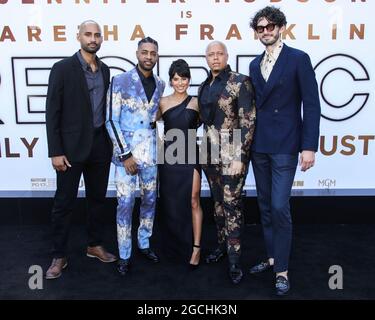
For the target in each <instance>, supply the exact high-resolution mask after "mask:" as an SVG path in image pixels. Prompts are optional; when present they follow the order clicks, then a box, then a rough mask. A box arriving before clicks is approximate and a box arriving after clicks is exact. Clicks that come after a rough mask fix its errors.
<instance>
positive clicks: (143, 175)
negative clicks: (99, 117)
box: [106, 37, 165, 275]
mask: <svg viewBox="0 0 375 320" xmlns="http://www.w3.org/2000/svg"><path fill="white" fill-rule="evenodd" d="M136 55H137V60H138V64H137V66H136V67H135V68H134V69H132V70H130V71H128V72H124V73H122V74H120V75H117V76H115V77H114V78H113V79H112V82H111V87H110V89H109V91H108V95H107V121H106V127H107V130H108V132H109V135H110V137H111V139H112V142H113V147H114V156H113V159H112V161H113V163H114V164H115V166H116V167H115V182H116V188H117V200H118V206H117V239H118V246H119V253H120V260H119V262H118V267H117V270H118V272H119V273H120V274H121V275H125V274H126V273H127V272H128V271H129V266H130V256H131V247H132V246H131V243H132V239H131V226H132V212H133V207H134V201H135V192H136V182H137V176H138V178H139V188H140V194H141V206H140V224H139V228H138V248H139V249H140V252H141V253H142V254H143V255H144V256H145V257H146V258H147V259H149V260H151V261H152V262H158V261H159V257H158V256H157V255H156V254H155V253H154V252H153V251H152V250H151V249H150V242H149V239H150V237H151V235H152V228H153V222H154V216H155V203H156V179H157V166H156V130H155V120H156V114H157V110H158V106H159V100H160V97H161V96H162V94H163V91H164V88H165V83H164V81H163V80H161V79H160V78H159V77H158V76H156V75H154V74H153V72H152V70H153V68H154V66H155V64H156V62H157V60H158V43H157V42H156V41H155V40H154V39H152V38H150V37H147V38H144V39H142V40H141V41H139V43H138V50H137V52H136Z"/></svg>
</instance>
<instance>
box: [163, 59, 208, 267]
mask: <svg viewBox="0 0 375 320" xmlns="http://www.w3.org/2000/svg"><path fill="white" fill-rule="evenodd" d="M169 80H170V85H171V86H172V88H173V89H174V92H173V93H172V94H171V95H169V96H166V97H163V98H161V100H160V112H161V116H162V118H163V120H164V153H163V154H164V164H159V192H160V202H161V211H160V218H161V224H162V235H163V249H164V252H165V253H166V255H167V256H168V257H170V258H173V259H175V260H179V261H184V262H188V261H189V264H190V265H191V266H192V268H194V267H196V266H198V264H199V260H200V241H201V232H202V209H201V206H200V188H201V169H200V166H199V162H198V161H197V159H198V148H197V144H196V130H197V127H198V123H199V112H198V101H197V98H195V97H192V96H189V95H188V93H187V89H188V87H189V82H190V70H189V65H188V64H187V63H186V61H185V60H182V59H179V60H176V61H174V62H173V63H172V65H171V67H170V69H169ZM189 134H190V138H188V136H189Z"/></svg>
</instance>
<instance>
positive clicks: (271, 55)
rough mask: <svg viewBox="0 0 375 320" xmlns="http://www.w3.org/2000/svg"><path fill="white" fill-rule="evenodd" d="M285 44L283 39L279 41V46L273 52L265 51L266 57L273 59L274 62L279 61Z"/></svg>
mask: <svg viewBox="0 0 375 320" xmlns="http://www.w3.org/2000/svg"><path fill="white" fill-rule="evenodd" d="M283 45H284V44H283V42H282V40H281V39H279V40H278V44H277V45H276V46H275V47H274V48H273V50H272V51H270V52H268V51H267V50H266V51H265V56H266V57H268V58H272V59H274V60H277V58H278V57H279V55H280V52H281V49H282V48H283Z"/></svg>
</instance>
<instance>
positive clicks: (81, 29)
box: [78, 20, 102, 34]
mask: <svg viewBox="0 0 375 320" xmlns="http://www.w3.org/2000/svg"><path fill="white" fill-rule="evenodd" d="M88 25H94V26H96V27H97V28H98V29H99V32H100V33H102V30H101V28H100V26H99V24H98V23H97V22H96V21H94V20H86V21H83V22H82V23H81V24H80V25H79V28H78V33H79V34H82V33H84V32H85V30H86V28H87V26H88Z"/></svg>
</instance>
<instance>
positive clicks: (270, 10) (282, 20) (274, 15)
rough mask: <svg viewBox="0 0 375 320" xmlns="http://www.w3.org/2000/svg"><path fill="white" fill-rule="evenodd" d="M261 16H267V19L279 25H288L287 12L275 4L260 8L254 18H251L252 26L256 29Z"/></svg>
mask: <svg viewBox="0 0 375 320" xmlns="http://www.w3.org/2000/svg"><path fill="white" fill-rule="evenodd" d="M261 18H266V19H267V21H269V22H273V23H275V24H276V25H277V26H278V27H282V26H285V25H286V17H285V14H284V13H283V12H282V11H281V10H280V9H279V8H276V7H274V6H267V7H265V8H263V9H261V10H259V11H258V12H257V13H256V14H255V16H254V18H252V19H251V20H250V27H251V28H252V29H253V30H255V29H256V27H257V25H258V21H259V20H260V19H261Z"/></svg>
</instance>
